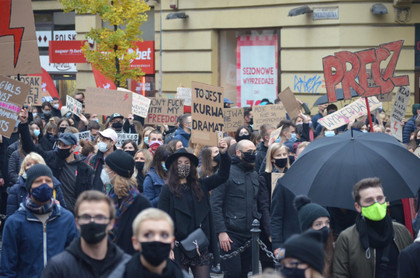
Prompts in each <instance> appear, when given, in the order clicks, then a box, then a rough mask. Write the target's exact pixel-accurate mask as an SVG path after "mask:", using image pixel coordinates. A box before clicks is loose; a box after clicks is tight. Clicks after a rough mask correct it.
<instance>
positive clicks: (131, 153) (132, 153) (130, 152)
mask: <svg viewBox="0 0 420 278" xmlns="http://www.w3.org/2000/svg"><path fill="white" fill-rule="evenodd" d="M125 152H126V153H128V154H129V155H131V156H132V157H134V155H135V154H136V151H125Z"/></svg>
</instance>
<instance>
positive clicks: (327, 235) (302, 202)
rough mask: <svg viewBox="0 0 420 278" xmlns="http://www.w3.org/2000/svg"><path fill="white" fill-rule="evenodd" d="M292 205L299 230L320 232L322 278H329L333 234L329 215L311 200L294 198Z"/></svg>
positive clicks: (300, 196)
mask: <svg viewBox="0 0 420 278" xmlns="http://www.w3.org/2000/svg"><path fill="white" fill-rule="evenodd" d="M294 204H295V207H296V210H297V212H298V217H299V224H300V229H301V231H302V232H304V231H307V230H310V229H312V230H317V231H320V232H321V239H322V242H323V243H324V262H326V264H325V266H324V269H323V273H322V274H323V277H331V263H332V258H333V252H334V247H333V242H334V238H333V233H332V231H331V230H330V218H331V217H330V214H329V212H328V210H326V209H325V208H324V207H322V206H320V205H318V204H315V203H312V202H311V200H310V199H309V198H308V197H306V196H304V195H299V196H297V197H296V198H295V200H294Z"/></svg>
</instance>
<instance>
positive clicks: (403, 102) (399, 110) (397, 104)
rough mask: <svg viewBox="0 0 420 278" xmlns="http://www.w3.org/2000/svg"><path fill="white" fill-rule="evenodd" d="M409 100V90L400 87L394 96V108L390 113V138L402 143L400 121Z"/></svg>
mask: <svg viewBox="0 0 420 278" xmlns="http://www.w3.org/2000/svg"><path fill="white" fill-rule="evenodd" d="M409 99H410V88H408V87H400V88H398V92H397V94H396V95H395V100H394V106H392V112H391V117H390V120H391V133H392V136H394V137H395V138H397V139H398V140H399V141H400V142H402V132H403V126H402V125H401V124H402V121H403V120H404V117H405V111H406V109H407V105H408V100H409Z"/></svg>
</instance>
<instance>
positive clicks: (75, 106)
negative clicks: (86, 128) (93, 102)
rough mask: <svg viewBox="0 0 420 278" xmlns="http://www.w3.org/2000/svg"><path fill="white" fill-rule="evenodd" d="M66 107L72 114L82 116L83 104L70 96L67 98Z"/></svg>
mask: <svg viewBox="0 0 420 278" xmlns="http://www.w3.org/2000/svg"><path fill="white" fill-rule="evenodd" d="M66 106H67V108H68V109H69V110H70V112H72V113H73V114H75V115H76V116H78V117H79V116H80V114H82V109H83V107H82V106H83V105H82V103H81V102H79V101H78V100H76V99H74V98H72V97H71V96H69V95H67V96H66Z"/></svg>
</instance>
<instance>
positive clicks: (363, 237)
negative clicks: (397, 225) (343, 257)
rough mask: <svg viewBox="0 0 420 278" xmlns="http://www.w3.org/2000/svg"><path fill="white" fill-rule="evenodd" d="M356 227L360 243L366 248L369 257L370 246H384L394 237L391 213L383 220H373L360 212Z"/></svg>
mask: <svg viewBox="0 0 420 278" xmlns="http://www.w3.org/2000/svg"><path fill="white" fill-rule="evenodd" d="M356 228H357V231H358V232H359V239H360V243H361V244H362V247H363V249H364V250H366V257H369V258H370V251H369V247H373V248H384V247H386V246H387V245H388V244H389V243H390V242H392V239H393V238H394V227H393V226H392V220H391V217H390V216H389V215H386V216H385V218H384V219H382V220H381V221H371V220H369V219H366V218H365V217H364V216H362V215H361V214H359V215H358V216H357V217H356Z"/></svg>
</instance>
